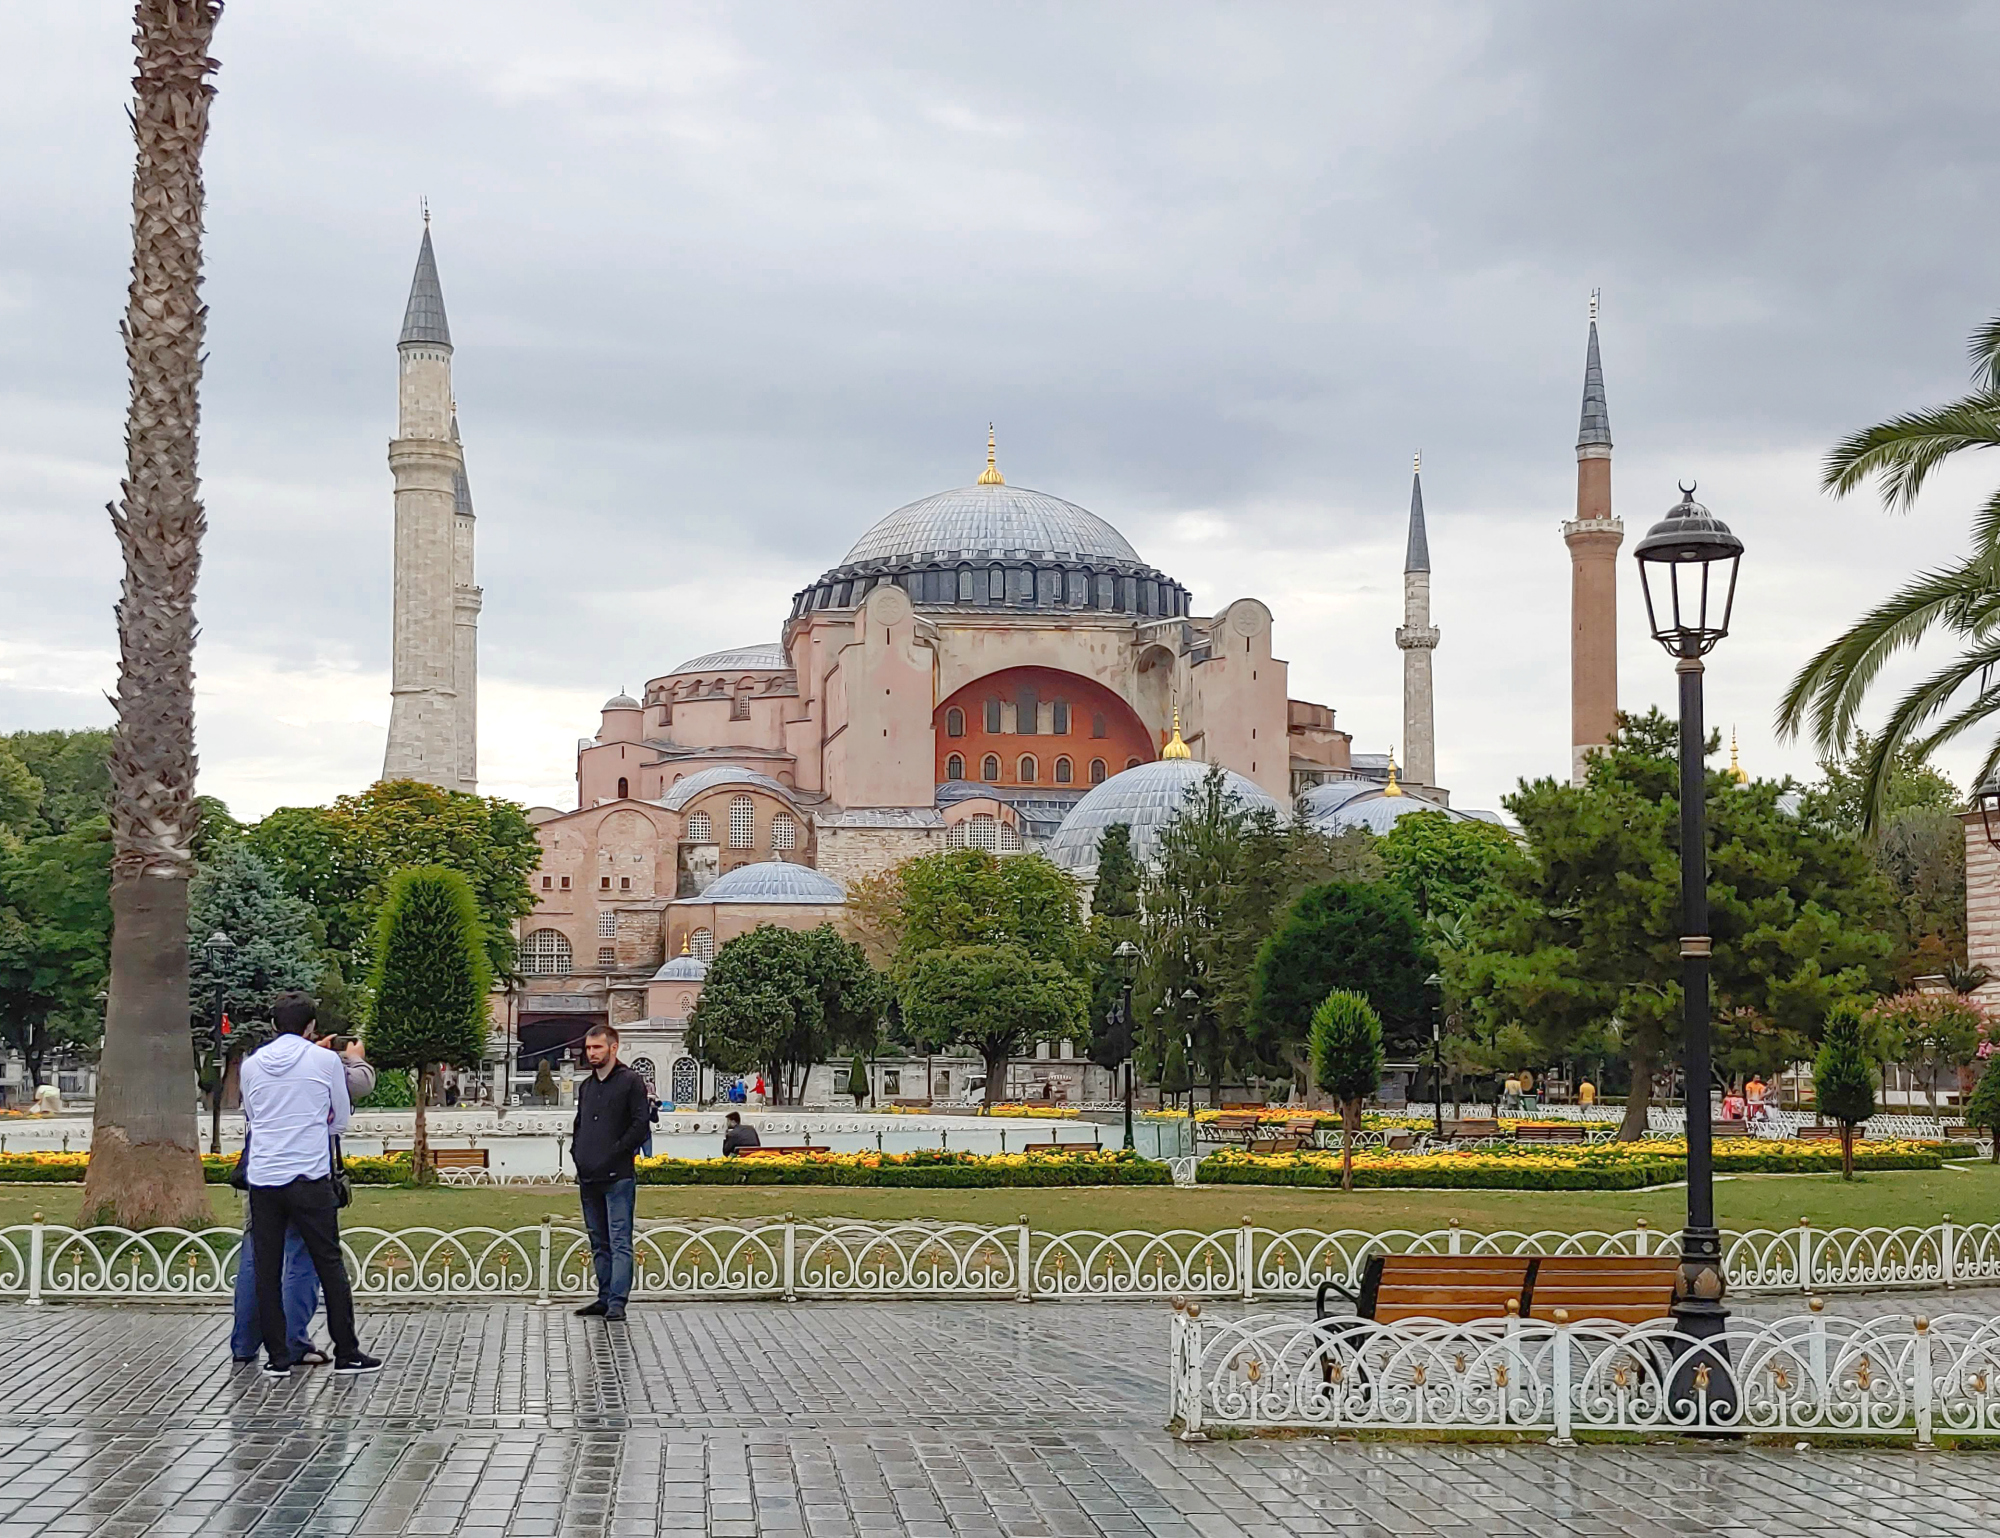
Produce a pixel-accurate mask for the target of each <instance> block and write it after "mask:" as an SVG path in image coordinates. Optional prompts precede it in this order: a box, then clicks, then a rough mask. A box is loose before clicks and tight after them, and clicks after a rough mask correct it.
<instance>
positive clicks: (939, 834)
mask: <svg viewBox="0 0 2000 1538" xmlns="http://www.w3.org/2000/svg"><path fill="white" fill-rule="evenodd" d="M818 837H819V864H818V868H819V870H820V871H821V872H822V873H824V874H825V875H828V876H831V877H833V879H834V880H835V881H838V882H839V883H840V884H841V885H842V886H844V887H848V888H850V889H851V888H852V887H853V886H854V884H855V883H856V882H857V881H863V880H866V879H867V878H868V877H870V876H874V875H879V874H880V873H881V872H883V871H885V870H888V869H890V868H891V867H892V866H896V865H900V864H902V863H903V861H905V860H914V859H916V858H917V856H919V855H925V854H930V853H932V852H933V851H934V850H939V849H942V848H944V846H945V845H944V827H943V825H942V823H940V825H939V826H937V827H934V828H929V827H898V828H843V827H827V826H825V825H824V824H822V825H821V826H820V829H819V834H818Z"/></svg>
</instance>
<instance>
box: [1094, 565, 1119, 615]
mask: <svg viewBox="0 0 2000 1538" xmlns="http://www.w3.org/2000/svg"><path fill="white" fill-rule="evenodd" d="M1097 607H1098V608H1100V609H1115V608H1117V607H1118V580H1117V578H1115V577H1113V576H1112V575H1111V574H1110V573H1109V572H1099V573H1098V575H1097Z"/></svg>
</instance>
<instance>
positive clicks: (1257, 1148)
mask: <svg viewBox="0 0 2000 1538" xmlns="http://www.w3.org/2000/svg"><path fill="white" fill-rule="evenodd" d="M1318 1135H1319V1123H1318V1121H1317V1120H1315V1119H1314V1118H1313V1117H1310V1116H1293V1117H1288V1118H1287V1119H1286V1120H1285V1122H1284V1124H1283V1125H1282V1126H1281V1125H1279V1124H1278V1123H1277V1122H1259V1123H1256V1124H1255V1125H1253V1126H1252V1127H1251V1128H1250V1130H1249V1133H1248V1135H1247V1136H1246V1138H1245V1139H1244V1146H1245V1147H1246V1148H1248V1149H1249V1150H1250V1152H1251V1153H1297V1152H1298V1151H1299V1150H1300V1149H1301V1148H1312V1147H1315V1146H1317V1142H1318Z"/></svg>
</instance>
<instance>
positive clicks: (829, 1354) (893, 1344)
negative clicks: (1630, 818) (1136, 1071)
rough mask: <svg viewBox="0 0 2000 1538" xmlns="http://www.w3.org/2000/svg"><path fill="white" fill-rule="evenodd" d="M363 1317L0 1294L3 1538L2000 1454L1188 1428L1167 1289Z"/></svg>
mask: <svg viewBox="0 0 2000 1538" xmlns="http://www.w3.org/2000/svg"><path fill="white" fill-rule="evenodd" d="M1917 1301H1918V1300H1914V1299H1910V1298H1901V1299H1897V1298H1885V1299H1875V1300H1869V1299H1852V1300H1843V1301H1842V1302H1841V1304H1840V1305H1839V1306H1842V1307H1853V1308H1856V1309H1868V1310H1871V1311H1872V1310H1873V1309H1875V1308H1879V1307H1892V1308H1897V1309H1907V1308H1910V1307H1912V1306H1913V1305H1915V1304H1916V1303H1917ZM1922 1301H1923V1303H1925V1304H1927V1305H1929V1306H1930V1307H1931V1309H1932V1310H1933V1311H1935V1312H1942V1311H1944V1310H1945V1309H1978V1310H1980V1311H1986V1310H1988V1309H1991V1308H1993V1307H1996V1306H2000V1299H1996V1298H1995V1297H1994V1296H1993V1294H1991V1293H1990V1292H1989V1293H1986V1294H1980V1293H1962V1294H1959V1295H1957V1296H1956V1297H1954V1298H1952V1299H1951V1300H1949V1301H1947V1300H1945V1299H1942V1298H1930V1299H1925V1300H1922ZM1773 1306H1774V1305H1770V1304H1764V1305H1759V1306H1757V1307H1756V1309H1755V1310H1754V1311H1755V1312H1759V1313H1763V1312H1766V1311H1768V1310H1769V1309H1770V1308H1771V1307H1773ZM362 1326H363V1340H364V1342H365V1343H366V1344H367V1345H368V1346H369V1348H370V1349H371V1350H373V1351H375V1352H376V1353H377V1354H379V1355H381V1356H382V1357H384V1358H385V1359H386V1361H387V1362H388V1364H389V1365H388V1367H387V1369H386V1370H385V1371H384V1372H383V1373H382V1374H381V1375H379V1376H377V1377H373V1378H366V1379H354V1380H348V1379H337V1378H335V1377H333V1376H332V1374H331V1373H330V1372H329V1371H328V1370H327V1369H324V1368H322V1369H317V1370H314V1371H312V1372H310V1373H308V1372H305V1371H301V1372H299V1373H295V1374H294V1375H293V1377H292V1378H291V1379H290V1380H289V1381H287V1382H282V1383H278V1382H270V1381H267V1380H265V1379H264V1378H262V1377H261V1376H259V1375H258V1373H257V1372H256V1370H255V1369H254V1368H250V1367H238V1366H234V1365H232V1364H231V1363H230V1361H229V1357H228V1350H227V1318H226V1316H225V1315H224V1314H223V1313H221V1312H220V1311H218V1310H213V1309H201V1310H196V1309H170V1308H160V1307H148V1306H133V1307H103V1306H72V1307H61V1306H49V1307H43V1308H28V1307H25V1306H18V1305H9V1306H0V1361H4V1363H5V1364H6V1365H5V1369H4V1379H0V1381H4V1387H0V1538H16V1535H20V1538H26V1535H30V1534H37V1535H39V1534H90V1533H97V1534H106V1535H120V1538H126V1535H129V1538H137V1535H139V1534H176V1535H179V1534H211V1533H213V1534H225V1535H233V1534H256V1535H259V1538H265V1535H287V1538H290V1535H304V1534H314V1535H317V1534H326V1535H336V1534H339V1535H344V1534H365V1535H389V1534H456V1533H464V1534H468V1535H474V1538H558V1535H568V1534H578V1535H584V1534H588V1535H593V1538H600V1535H601V1538H612V1535H616V1538H639V1535H650V1534H656V1533H659V1534H675V1535H689V1538H693V1535H716V1538H752V1535H758V1538H878V1535H879V1538H901V1535H909V1538H1086V1535H1093V1534H1132V1535H1145V1534H1161V1535H1173V1538H1233V1535H1237V1534H1242V1535H1247V1538H1293V1535H1305V1534H1314V1535H1321V1534H1324V1535H1338V1538H1392V1535H1393V1538H1431V1535H1448V1538H1515V1535H1534V1538H1569V1535H1572V1534H1574V1535H1576V1538H1604V1535H1622V1534H1630V1535H1639V1538H1690V1535H1694V1534H1706V1533H1718V1534H1723V1533H1726V1534H1741V1535H1745V1538H1794V1535H1797V1538H1806V1535H1813V1538H1823V1535H1846V1534H1854V1535H1861V1534H1867V1535H1870V1538H1900V1535H1905V1534H1907V1535H1909V1538H1920V1535H1921V1538H1929V1535H1932V1534H1937V1533H1941V1532H1942V1533H1971V1532H1991V1531H2000V1452H1996V1453H1976V1454H1964V1453H1927V1454H1919V1453H1915V1452H1912V1451H1904V1450H1881V1449H1843V1448H1822V1449H1820V1450H1816V1451H1812V1452H1803V1453H1801V1452H1795V1451H1793V1450H1791V1449H1789V1448H1781V1447H1744V1446H1740V1445H1715V1446H1664V1445H1663V1446H1650V1445H1621V1446H1597V1447H1583V1448H1577V1449H1573V1450H1568V1451H1562V1452H1558V1451H1555V1450H1552V1449H1549V1448H1547V1447H1544V1446H1540V1445H1527V1446H1496V1445H1468V1444H1459V1445H1453V1446H1445V1445H1435V1444H1420V1443H1410V1442H1367V1443H1356V1442H1330V1441H1327V1440H1324V1439H1319V1438H1294V1439H1270V1440H1244V1441H1232V1442H1217V1443H1206V1444H1204V1443H1195V1444H1183V1443H1179V1442H1176V1441H1174V1440H1173V1439H1171V1438H1170V1437H1168V1436H1167V1435H1166V1434H1165V1433H1164V1432H1163V1431H1162V1430H1161V1428H1160V1421H1161V1417H1162V1414H1163V1404H1164V1390H1163V1380H1164V1370H1165V1357H1166V1336H1167V1331H1166V1311H1165V1310H1164V1308H1160V1307H1155V1306H1151V1305H1143V1304H1094V1305H1093V1304H1035V1305H1033V1306H1027V1307H1023V1306H1020V1305H1009V1304H929V1303H866V1304H796V1305H792V1306H789V1307H788V1306H785V1305H782V1304H771V1303H721V1304H705V1305H677V1306H671V1307H666V1306H661V1307H646V1308H641V1309H639V1310H638V1311H636V1312H635V1313H634V1314H633V1316H632V1319H631V1321H630V1322H629V1324H628V1325H626V1326H625V1327H624V1328H623V1329H619V1328H617V1327H610V1328H607V1327H606V1326H605V1325H604V1324H602V1323H601V1322H600V1321H596V1320H588V1321H586V1320H581V1319H576V1318H573V1317H571V1316H570V1314H569V1313H568V1312H567V1310H564V1309H539V1308H536V1307H534V1306H532V1305H529V1304H521V1303H494V1304H467V1305H460V1306H440V1305H435V1304H433V1305H426V1306H422V1307H412V1308H407V1309H394V1310H383V1309H373V1310H369V1311H368V1312H366V1313H365V1314H364V1315H363V1319H362Z"/></svg>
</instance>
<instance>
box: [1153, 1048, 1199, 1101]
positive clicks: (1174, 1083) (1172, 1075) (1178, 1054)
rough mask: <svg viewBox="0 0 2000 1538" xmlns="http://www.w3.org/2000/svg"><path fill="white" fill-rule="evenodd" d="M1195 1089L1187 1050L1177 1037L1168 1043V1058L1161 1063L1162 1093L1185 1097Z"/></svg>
mask: <svg viewBox="0 0 2000 1538" xmlns="http://www.w3.org/2000/svg"><path fill="white" fill-rule="evenodd" d="M1193 1088H1194V1078H1193V1076H1192V1075H1191V1074H1190V1073H1189V1072H1188V1060H1187V1048H1186V1047H1184V1046H1183V1045H1181V1039H1180V1038H1179V1037H1178V1036H1176V1037H1175V1038H1174V1039H1173V1040H1172V1041H1170V1042H1168V1043H1167V1052H1166V1057H1165V1058H1164V1059H1163V1060H1162V1061H1161V1063H1160V1093H1161V1094H1163V1095H1185V1094H1186V1093H1187V1092H1188V1091H1189V1090H1191V1089H1193Z"/></svg>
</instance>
